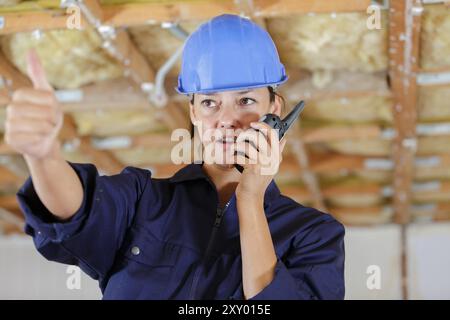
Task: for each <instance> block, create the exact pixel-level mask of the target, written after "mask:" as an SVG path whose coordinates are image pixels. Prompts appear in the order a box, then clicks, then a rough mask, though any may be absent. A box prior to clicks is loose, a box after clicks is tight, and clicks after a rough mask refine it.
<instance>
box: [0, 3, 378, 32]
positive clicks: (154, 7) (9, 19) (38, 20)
mask: <svg viewBox="0 0 450 320" xmlns="http://www.w3.org/2000/svg"><path fill="white" fill-rule="evenodd" d="M89 2H90V1H87V3H89ZM240 2H243V0H241V1H240ZM246 2H248V5H249V6H251V8H253V16H255V17H273V16H280V15H289V14H302V13H308V12H317V13H323V12H349V11H365V10H366V9H367V7H368V6H369V5H370V0H333V1H329V0H302V1H298V0H253V1H248V0H247V1H246ZM101 11H102V15H101V16H102V18H103V21H104V23H105V24H107V25H111V26H113V27H120V26H133V25H142V24H148V23H161V22H166V21H183V20H206V19H209V18H211V17H213V16H216V15H220V14H223V13H234V14H241V13H243V12H242V6H237V5H236V2H235V1H234V0H220V1H207V0H203V1H187V2H185V1H172V2H170V3H164V2H159V3H158V2H152V3H145V2H144V3H126V4H118V5H102V6H101ZM1 16H2V17H3V18H4V26H3V28H2V29H0V34H6V33H13V32H24V31H32V30H34V29H41V30H47V29H58V28H65V27H66V24H67V17H68V15H67V14H66V13H65V10H63V9H58V8H54V10H51V9H47V10H42V11H16V12H5V13H3V14H1ZM30 21H33V23H32V24H30ZM86 25H87V24H86V21H85V19H82V26H86Z"/></svg>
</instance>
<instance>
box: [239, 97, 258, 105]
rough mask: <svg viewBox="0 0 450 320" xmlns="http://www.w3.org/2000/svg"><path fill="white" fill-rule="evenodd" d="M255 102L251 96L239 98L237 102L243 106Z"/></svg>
mask: <svg viewBox="0 0 450 320" xmlns="http://www.w3.org/2000/svg"><path fill="white" fill-rule="evenodd" d="M255 102H256V100H255V99H252V98H242V99H241V100H239V104H240V105H243V106H250V105H252V104H254V103H255Z"/></svg>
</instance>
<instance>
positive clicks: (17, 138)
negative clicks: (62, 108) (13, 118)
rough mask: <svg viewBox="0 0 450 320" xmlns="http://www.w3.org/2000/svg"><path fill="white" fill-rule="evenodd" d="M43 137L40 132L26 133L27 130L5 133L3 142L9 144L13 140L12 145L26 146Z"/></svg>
mask: <svg viewBox="0 0 450 320" xmlns="http://www.w3.org/2000/svg"><path fill="white" fill-rule="evenodd" d="M44 138H45V135H42V134H36V133H28V132H17V133H13V134H10V133H8V134H6V135H5V142H6V143H8V144H11V143H12V142H14V145H17V146H28V145H32V144H36V143H37V142H39V141H42V139H44Z"/></svg>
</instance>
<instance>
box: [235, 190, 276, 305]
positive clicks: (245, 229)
mask: <svg viewBox="0 0 450 320" xmlns="http://www.w3.org/2000/svg"><path fill="white" fill-rule="evenodd" d="M237 210H238V215H239V231H240V241H241V253H242V279H243V289H244V297H245V298H246V299H249V298H252V297H253V296H255V295H256V294H258V293H259V292H260V291H261V290H263V289H264V288H265V287H266V286H267V285H268V284H270V282H271V281H272V279H273V277H274V271H275V265H276V262H277V257H276V254H275V249H274V246H273V241H272V236H271V234H270V229H269V225H268V222H267V218H266V215H265V213H264V205H263V197H255V196H253V197H247V196H239V195H238V196H237Z"/></svg>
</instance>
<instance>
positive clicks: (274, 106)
mask: <svg viewBox="0 0 450 320" xmlns="http://www.w3.org/2000/svg"><path fill="white" fill-rule="evenodd" d="M281 106H282V102H281V98H280V97H279V96H277V95H276V96H275V100H274V102H272V103H271V104H270V113H273V114H276V115H277V116H281Z"/></svg>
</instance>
